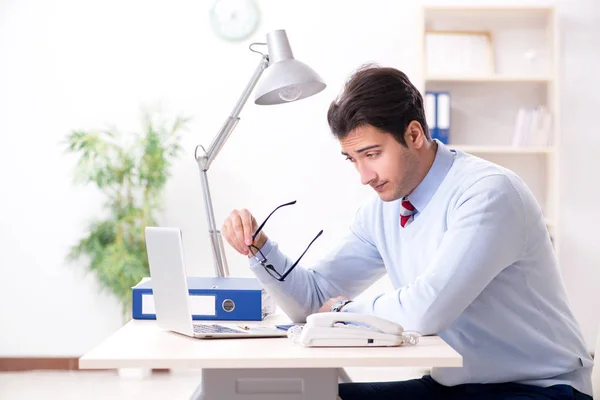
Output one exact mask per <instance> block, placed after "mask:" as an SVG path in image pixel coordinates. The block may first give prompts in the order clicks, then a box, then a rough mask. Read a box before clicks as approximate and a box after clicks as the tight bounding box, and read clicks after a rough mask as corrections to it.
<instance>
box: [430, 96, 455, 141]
mask: <svg viewBox="0 0 600 400" xmlns="http://www.w3.org/2000/svg"><path fill="white" fill-rule="evenodd" d="M425 118H426V120H427V126H428V127H429V134H430V135H431V138H432V139H437V140H439V141H440V142H442V143H444V144H448V142H449V139H450V93H448V92H437V91H427V92H425Z"/></svg>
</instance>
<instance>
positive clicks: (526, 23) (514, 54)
mask: <svg viewBox="0 0 600 400" xmlns="http://www.w3.org/2000/svg"><path fill="white" fill-rule="evenodd" d="M420 29H421V39H422V46H421V50H422V58H421V60H422V74H421V80H420V81H417V82H415V83H416V84H417V85H420V90H421V91H422V93H423V94H425V93H426V92H447V93H449V94H450V129H449V137H448V143H449V145H450V146H451V147H455V148H459V149H461V150H463V151H465V152H467V153H470V154H473V155H475V156H477V157H481V158H484V159H487V160H490V161H492V162H495V163H497V164H499V165H502V166H504V167H506V168H509V169H511V170H512V171H514V172H516V173H517V174H518V175H519V176H521V178H523V179H524V181H525V182H526V183H527V185H528V186H529V188H530V189H531V190H532V191H533V193H534V195H535V196H536V198H537V200H538V202H539V203H540V205H541V207H542V210H543V213H544V216H545V218H546V223H547V227H548V231H549V233H550V235H551V237H552V240H553V243H554V246H555V249H556V251H557V253H558V252H559V249H560V232H559V229H558V228H559V226H558V224H557V222H558V221H559V215H558V212H559V204H558V194H559V192H558V190H559V183H560V182H559V175H558V171H559V168H558V163H559V159H560V135H559V130H558V127H559V126H560V121H559V117H560V104H559V101H558V98H559V69H558V57H559V56H558V52H559V49H558V38H559V32H558V24H557V13H556V10H555V8H554V7H553V6H519V5H515V6H511V5H502V6H485V5H482V6H479V5H475V6H466V7H461V6H425V7H424V8H423V9H422V24H421V25H420ZM446 34H449V36H444V37H442V39H441V40H446V42H443V41H440V35H446ZM461 35H464V36H461ZM440 43H442V44H440ZM443 43H445V44H443ZM453 46H454V47H453ZM524 115H525V116H526V117H524ZM541 121H543V123H542V122H541ZM428 123H429V121H428Z"/></svg>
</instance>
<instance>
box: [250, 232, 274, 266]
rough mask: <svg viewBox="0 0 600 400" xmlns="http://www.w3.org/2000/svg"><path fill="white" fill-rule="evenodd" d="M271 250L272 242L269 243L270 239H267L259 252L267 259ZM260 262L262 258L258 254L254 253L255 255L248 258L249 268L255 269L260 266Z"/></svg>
mask: <svg viewBox="0 0 600 400" xmlns="http://www.w3.org/2000/svg"><path fill="white" fill-rule="evenodd" d="M271 250H273V242H272V241H271V239H267V241H266V242H265V244H263V246H262V247H261V248H260V252H261V253H262V254H263V255H264V256H265V258H266V259H269V254H270V253H271ZM261 261H262V257H261V256H260V253H259V252H256V255H255V256H254V257H251V258H250V268H252V267H255V266H256V265H260V262H261Z"/></svg>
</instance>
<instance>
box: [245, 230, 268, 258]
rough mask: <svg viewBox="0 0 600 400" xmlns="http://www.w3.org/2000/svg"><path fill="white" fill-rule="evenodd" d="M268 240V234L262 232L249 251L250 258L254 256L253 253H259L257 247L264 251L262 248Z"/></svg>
mask: <svg viewBox="0 0 600 400" xmlns="http://www.w3.org/2000/svg"><path fill="white" fill-rule="evenodd" d="M267 240H268V238H267V236H266V235H264V234H263V233H262V232H261V233H260V234H259V235H258V237H257V238H256V239H255V240H254V243H252V250H251V251H249V252H248V258H252V257H254V254H253V253H258V250H257V249H259V250H261V251H262V248H263V247H264V246H265V244H266V243H267ZM263 253H264V252H263Z"/></svg>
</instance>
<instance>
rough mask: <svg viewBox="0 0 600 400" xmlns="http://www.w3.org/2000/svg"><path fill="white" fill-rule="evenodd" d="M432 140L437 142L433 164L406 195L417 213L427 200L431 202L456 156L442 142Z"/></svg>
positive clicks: (423, 207)
mask: <svg viewBox="0 0 600 400" xmlns="http://www.w3.org/2000/svg"><path fill="white" fill-rule="evenodd" d="M434 140H435V141H436V142H437V151H436V153H435V158H434V160H433V164H431V168H429V172H427V175H425V178H424V179H423V180H422V181H421V183H419V185H418V186H417V187H416V188H415V190H413V191H412V193H411V194H409V195H408V200H409V201H410V202H411V204H412V205H413V206H414V207H415V208H416V209H417V212H421V211H423V210H424V209H425V207H426V206H427V204H428V203H429V200H431V198H432V197H433V195H434V193H435V192H436V190H437V189H438V187H439V186H440V184H441V183H442V182H443V181H444V178H445V177H446V174H448V171H449V170H450V167H451V166H452V163H453V162H454V156H455V155H456V152H455V151H453V150H450V149H449V148H448V147H446V145H444V144H443V143H442V142H440V141H439V140H437V139H434Z"/></svg>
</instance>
